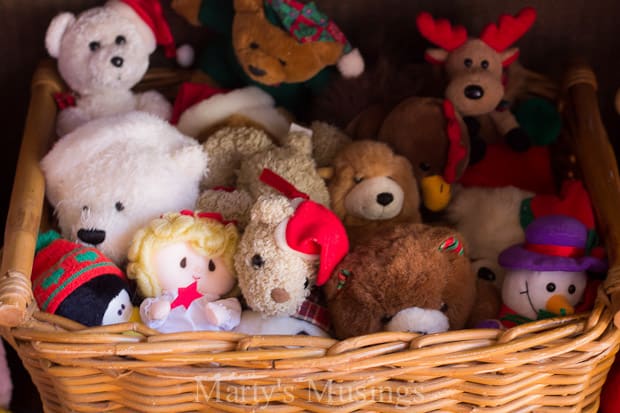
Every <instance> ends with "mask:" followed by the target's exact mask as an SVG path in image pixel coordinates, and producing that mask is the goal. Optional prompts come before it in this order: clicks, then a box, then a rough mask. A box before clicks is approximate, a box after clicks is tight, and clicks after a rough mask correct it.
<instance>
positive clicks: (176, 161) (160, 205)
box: [41, 111, 208, 265]
mask: <svg viewBox="0 0 620 413" xmlns="http://www.w3.org/2000/svg"><path fill="white" fill-rule="evenodd" d="M207 161H208V159H207V155H206V154H205V153H204V152H203V150H202V147H201V145H200V144H198V142H197V141H196V140H195V139H193V138H190V137H187V136H185V135H183V134H181V133H180V132H179V131H178V130H177V129H176V128H174V127H173V126H171V125H170V124H169V123H168V122H166V121H164V120H162V119H159V118H158V117H156V116H153V115H150V114H148V113H145V112H138V111H134V112H129V113H126V114H120V115H116V116H112V117H107V118H101V119H97V120H94V121H91V122H89V123H87V124H85V125H83V126H81V127H79V128H78V129H76V130H75V131H73V132H72V133H70V134H68V135H66V136H65V137H64V138H62V139H60V140H59V141H58V142H57V143H56V144H55V145H54V147H53V148H52V150H51V151H50V152H49V153H48V154H47V155H46V156H45V157H44V158H43V160H42V161H41V168H42V170H43V173H44V176H45V181H46V194H47V198H48V200H49V201H50V202H51V204H52V206H53V207H54V209H55V213H56V215H57V217H58V223H59V226H60V229H61V231H62V234H63V236H64V237H66V238H68V239H70V240H71V241H76V242H79V243H82V244H85V245H92V246H95V247H97V248H99V249H100V250H101V251H102V252H103V253H104V254H105V255H107V256H108V257H109V258H110V259H112V260H114V261H115V262H116V263H117V264H119V265H122V264H123V263H124V261H125V258H126V255H127V251H128V248H129V244H130V242H131V239H132V237H133V235H134V233H135V232H136V231H137V230H138V229H139V228H142V227H144V226H145V225H146V224H147V223H148V222H149V221H151V220H152V219H154V218H157V217H158V216H160V215H161V214H163V213H166V212H176V211H180V210H183V209H192V208H193V206H194V204H195V202H196V199H197V197H198V187H199V183H200V180H201V179H202V177H203V175H204V173H205V171H206V168H207Z"/></svg>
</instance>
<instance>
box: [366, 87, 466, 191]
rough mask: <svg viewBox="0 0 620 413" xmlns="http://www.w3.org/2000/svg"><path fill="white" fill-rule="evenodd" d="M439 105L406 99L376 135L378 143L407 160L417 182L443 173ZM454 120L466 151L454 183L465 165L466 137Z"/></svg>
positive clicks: (443, 129) (432, 100)
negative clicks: (384, 144)
mask: <svg viewBox="0 0 620 413" xmlns="http://www.w3.org/2000/svg"><path fill="white" fill-rule="evenodd" d="M442 102H443V101H442V99H436V98H421V97H412V98H409V99H406V100H404V101H403V102H401V103H400V104H399V105H398V106H397V107H396V108H394V110H392V111H391V112H390V114H389V115H388V116H387V117H386V118H385V120H384V121H383V123H382V126H381V129H380V130H379V133H378V139H379V140H380V141H383V142H386V143H388V144H389V145H390V146H391V147H392V148H394V151H395V152H396V153H398V154H400V155H403V156H404V157H406V158H407V159H409V162H411V164H412V166H413V171H414V173H415V175H416V177H418V179H421V178H423V177H425V176H432V175H443V173H444V168H445V166H446V160H447V155H448V145H449V141H448V135H447V133H446V120H445V117H444V114H443V109H442ZM457 116H458V115H457ZM458 119H459V123H460V125H461V145H463V146H464V147H465V148H466V150H467V156H466V157H465V158H464V159H463V160H462V161H461V162H460V163H459V164H458V167H457V171H456V172H457V173H456V179H458V178H460V177H461V176H462V175H463V173H464V172H465V168H466V167H467V165H468V163H469V135H468V133H467V127H466V126H465V124H464V123H463V121H462V119H461V118H460V117H459V118H458Z"/></svg>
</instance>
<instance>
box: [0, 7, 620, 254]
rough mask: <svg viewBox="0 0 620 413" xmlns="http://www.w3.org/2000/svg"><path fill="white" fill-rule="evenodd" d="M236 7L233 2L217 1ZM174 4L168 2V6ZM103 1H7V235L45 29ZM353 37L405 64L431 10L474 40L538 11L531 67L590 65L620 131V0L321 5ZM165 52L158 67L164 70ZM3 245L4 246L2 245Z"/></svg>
mask: <svg viewBox="0 0 620 413" xmlns="http://www.w3.org/2000/svg"><path fill="white" fill-rule="evenodd" d="M217 1H229V0H217ZM162 2H163V3H164V4H165V6H166V7H167V5H168V4H169V0H162ZM101 3H103V1H101V0H37V1H23V0H0V51H1V52H2V58H1V59H0V62H1V63H0V91H1V92H0V96H2V99H0V124H2V125H3V127H4V131H3V143H2V147H3V150H2V151H1V153H0V160H1V162H0V177H1V182H0V222H1V223H0V226H1V228H0V229H2V232H3V229H4V221H5V217H6V212H7V209H8V201H9V197H10V191H11V185H12V182H13V174H14V170H15V164H16V160H17V153H18V150H19V143H20V140H21V131H22V128H23V124H24V118H25V114H26V109H27V105H28V99H29V82H30V78H31V77H32V73H33V71H34V69H35V67H36V64H37V62H38V61H39V60H40V59H41V58H43V57H45V56H46V54H45V50H44V47H43V38H44V34H45V29H46V27H47V24H48V23H49V21H50V20H51V18H52V17H53V16H54V15H55V14H56V13H58V12H59V11H64V10H70V11H79V10H83V9H85V8H88V7H91V6H93V5H97V4H101ZM317 3H318V4H319V5H320V6H321V7H322V8H323V10H325V11H326V12H327V13H328V14H329V15H330V16H331V17H332V18H333V19H334V20H336V21H337V22H338V23H339V25H340V26H341V27H342V29H343V30H344V31H345V33H347V35H348V36H349V38H350V39H351V40H352V41H353V43H355V44H356V45H359V46H361V48H362V50H363V51H364V52H365V53H367V54H368V55H369V56H373V55H376V54H377V52H378V51H379V50H383V49H389V50H390V51H391V52H394V53H397V54H400V55H401V57H402V58H404V59H405V60H410V61H416V60H419V59H420V56H421V55H422V52H423V49H424V47H425V46H426V42H425V41H424V40H423V39H422V38H421V37H420V36H419V35H418V34H417V32H416V31H415V26H414V24H413V21H414V16H415V15H416V14H417V13H418V12H419V11H421V10H429V11H431V12H433V13H434V14H435V15H436V16H442V17H447V18H450V19H452V20H453V21H455V22H462V23H464V24H465V25H466V26H467V28H468V30H469V32H470V33H472V34H476V33H478V31H479V30H480V29H481V28H482V27H483V26H484V25H486V24H487V23H488V22H491V21H494V20H495V19H496V18H497V16H498V15H499V14H500V13H502V12H504V11H505V12H509V13H514V12H516V11H517V10H519V9H520V8H521V7H523V6H525V5H532V6H534V7H536V8H537V9H538V11H539V18H538V21H537V22H536V24H535V26H534V28H533V29H532V31H531V32H530V33H528V34H527V35H526V36H525V37H524V38H523V39H522V40H521V41H519V43H518V45H519V46H520V47H521V48H522V49H523V51H524V52H523V53H522V57H523V59H522V61H523V63H524V64H525V65H526V66H529V67H531V68H533V69H535V70H538V71H541V72H543V73H548V74H550V75H556V76H557V75H558V74H559V73H561V72H562V69H563V67H564V66H565V65H566V63H567V62H568V61H569V59H570V58H571V56H583V57H584V58H585V59H586V60H587V61H588V62H590V63H591V64H592V65H593V66H594V68H595V70H596V72H597V74H598V76H599V82H600V88H599V89H600V98H601V106H602V112H603V116H604V121H605V123H606V125H607V127H608V130H609V133H610V135H611V137H612V142H613V143H614V144H616V142H615V139H614V137H615V136H618V134H619V133H620V117H619V116H617V115H615V113H614V111H613V104H612V103H613V96H614V93H615V90H616V88H618V86H620V79H619V76H618V73H620V58H618V57H617V50H618V46H620V40H619V39H620V36H618V32H617V21H618V19H619V18H620V2H617V1H615V0H597V1H591V0H530V1H523V0H513V1H510V2H499V1H496V0H416V1H410V0H381V1H376V0H373V1H371V0H317ZM167 15H168V17H169V18H170V20H171V22H172V26H173V32H174V33H175V35H176V37H177V39H178V40H180V41H188V42H190V43H194V44H198V43H200V42H204V40H205V37H206V36H205V33H204V31H203V30H200V29H196V28H191V27H189V26H188V25H186V24H185V22H184V21H182V20H181V19H180V18H178V17H177V16H176V15H174V14H173V13H172V12H170V10H167ZM163 61H164V59H162V58H161V54H158V55H156V56H155V57H154V64H161V63H162V62H163ZM0 243H1V242H0Z"/></svg>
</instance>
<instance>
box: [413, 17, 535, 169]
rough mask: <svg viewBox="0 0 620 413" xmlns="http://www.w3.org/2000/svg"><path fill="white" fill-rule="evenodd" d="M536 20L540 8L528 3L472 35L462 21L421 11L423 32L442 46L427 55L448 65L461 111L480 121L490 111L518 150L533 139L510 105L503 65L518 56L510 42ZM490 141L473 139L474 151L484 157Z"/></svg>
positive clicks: (449, 92) (449, 94)
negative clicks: (457, 22) (529, 5)
mask: <svg viewBox="0 0 620 413" xmlns="http://www.w3.org/2000/svg"><path fill="white" fill-rule="evenodd" d="M534 20H536V11H535V10H534V9H533V8H529V7H528V8H524V9H523V10H521V11H520V12H519V13H518V14H517V15H516V16H514V17H513V16H509V15H502V16H501V17H500V19H499V24H498V25H496V24H494V23H492V24H489V25H488V26H487V27H486V28H485V29H484V30H483V31H482V34H481V35H480V37H479V38H468V37H467V31H466V29H465V28H464V27H463V26H452V24H451V23H450V22H449V21H448V20H445V19H438V20H435V19H433V17H432V16H431V15H430V14H429V13H426V12H423V13H421V14H420V15H418V17H417V26H418V30H419V31H420V34H422V36H424V37H425V38H426V39H427V40H429V41H430V42H431V43H433V44H435V45H437V46H439V47H440V48H439V49H427V50H426V53H425V57H426V60H428V61H430V62H431V63H434V64H444V65H445V70H446V74H447V76H448V80H449V83H448V86H447V88H446V91H445V96H446V98H447V99H448V100H450V101H452V103H453V104H454V106H455V108H456V109H457V111H459V112H460V114H461V115H463V116H464V117H472V118H470V120H473V124H477V125H479V124H478V123H477V122H476V121H475V118H473V117H479V116H481V115H488V116H489V117H490V118H491V120H492V123H493V124H494V125H495V127H496V129H497V132H498V133H499V134H500V135H501V136H503V137H504V138H505V139H506V142H507V144H508V145H509V146H510V147H511V148H512V149H514V150H516V151H525V150H527V149H528V148H529V146H530V139H529V137H528V136H527V134H526V133H525V132H524V131H523V129H521V128H520V127H519V124H518V123H517V121H516V119H515V117H514V116H513V115H512V113H511V112H510V110H508V109H509V104H510V102H508V101H506V100H505V99H504V86H505V80H507V79H506V76H505V70H504V69H506V68H507V67H508V66H509V65H510V64H511V63H513V62H514V61H515V60H516V59H517V58H518V56H519V49H518V48H510V45H512V44H513V43H514V42H515V41H516V40H518V39H519V38H520V37H521V36H523V35H524V34H525V33H526V32H527V31H528V30H529V29H530V27H531V26H532V24H533V23H534ZM470 124H472V123H470ZM472 129H473V128H472ZM472 135H476V134H475V133H474V134H472ZM472 139H474V138H472ZM485 147H486V146H485V143H484V142H483V141H481V140H476V141H474V142H472V150H475V153H472V156H473V157H475V158H478V159H480V158H481V157H482V156H483V154H484V151H485ZM474 155H475V156H474Z"/></svg>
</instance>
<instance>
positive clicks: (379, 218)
mask: <svg viewBox="0 0 620 413" xmlns="http://www.w3.org/2000/svg"><path fill="white" fill-rule="evenodd" d="M327 189H328V191H329V195H330V198H331V207H332V210H333V211H334V212H335V213H336V215H338V217H339V218H340V219H341V220H342V221H343V223H344V225H345V227H346V228H347V232H348V234H349V237H350V239H351V241H352V242H357V241H359V240H361V239H362V238H364V237H366V236H368V235H372V234H373V233H374V230H375V229H377V228H379V227H381V226H384V225H386V224H388V223H397V222H420V221H421V218H420V212H419V207H420V195H419V190H418V183H417V181H416V179H415V177H414V175H413V171H412V168H411V164H410V163H409V161H408V160H407V159H406V158H405V157H402V156H398V155H396V154H395V153H394V152H393V151H392V150H391V149H390V147H389V146H387V145H386V144H384V143H381V142H376V141H366V140H365V141H356V142H352V143H350V144H348V145H346V146H344V147H343V148H342V149H341V150H340V151H339V152H338V153H337V154H336V157H335V158H334V160H333V168H332V170H331V178H330V179H329V182H328V187H327Z"/></svg>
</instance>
